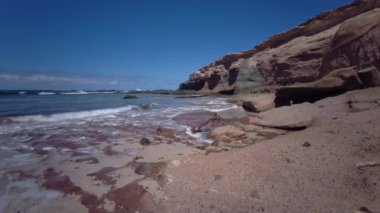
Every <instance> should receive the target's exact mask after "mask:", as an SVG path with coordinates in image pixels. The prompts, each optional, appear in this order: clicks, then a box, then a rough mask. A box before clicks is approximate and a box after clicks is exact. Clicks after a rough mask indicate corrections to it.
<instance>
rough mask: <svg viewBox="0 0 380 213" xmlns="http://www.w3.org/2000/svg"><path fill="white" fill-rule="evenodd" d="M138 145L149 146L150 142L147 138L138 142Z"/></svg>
mask: <svg viewBox="0 0 380 213" xmlns="http://www.w3.org/2000/svg"><path fill="white" fill-rule="evenodd" d="M140 144H141V145H143V146H147V145H149V144H150V140H149V139H148V138H145V137H144V138H141V140H140Z"/></svg>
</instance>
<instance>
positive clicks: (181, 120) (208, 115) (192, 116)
mask: <svg viewBox="0 0 380 213" xmlns="http://www.w3.org/2000/svg"><path fill="white" fill-rule="evenodd" d="M172 119H173V120H174V121H176V122H177V123H178V124H180V125H186V126H190V127H191V130H192V132H200V131H201V128H202V127H203V126H204V125H206V124H207V123H208V122H210V121H211V120H214V119H218V115H217V114H216V113H215V112H210V111H205V110H202V111H193V112H188V113H184V114H179V115H176V116H174V117H173V118H172Z"/></svg>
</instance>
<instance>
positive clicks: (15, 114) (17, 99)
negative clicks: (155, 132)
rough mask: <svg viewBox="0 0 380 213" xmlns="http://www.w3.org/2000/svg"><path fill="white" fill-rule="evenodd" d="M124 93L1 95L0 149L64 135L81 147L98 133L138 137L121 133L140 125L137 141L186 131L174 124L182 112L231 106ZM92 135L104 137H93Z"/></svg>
mask: <svg viewBox="0 0 380 213" xmlns="http://www.w3.org/2000/svg"><path fill="white" fill-rule="evenodd" d="M0 94H1V93H0ZM125 95H126V94H115V93H110V92H84V91H77V92H59V91H29V92H25V91H13V92H12V93H10V92H8V93H5V94H4V93H3V94H2V95H0V149H2V150H4V149H14V148H15V147H18V146H19V145H23V146H28V144H29V143H30V141H33V140H36V139H38V140H41V139H46V140H48V138H50V137H51V136H55V137H61V136H62V137H65V138H66V137H68V138H70V140H74V141H77V140H80V141H82V142H83V143H85V141H89V140H96V138H93V137H99V135H101V136H102V137H105V138H109V137H111V138H114V137H115V135H120V137H122V136H123V137H124V136H128V135H129V134H130V135H135V136H136V132H128V131H123V130H120V128H121V127H126V126H134V127H136V126H139V127H141V130H140V131H139V132H140V134H141V135H138V136H136V137H143V136H144V135H146V134H148V133H149V131H150V130H149V128H153V127H165V128H172V129H176V130H181V129H186V128H189V127H186V126H181V125H178V124H177V123H176V122H175V121H173V120H172V118H173V117H174V116H176V115H178V114H181V113H185V112H190V111H196V110H206V111H214V112H217V111H221V110H224V109H228V108H233V107H234V106H233V105H231V104H228V103H226V102H225V101H224V99H223V98H215V97H198V98H178V95H157V94H137V95H136V96H137V97H138V98H137V99H123V97H124V96H125ZM105 130H107V131H105ZM94 131H95V132H102V133H99V134H98V135H96V134H93V132H94ZM89 133H91V134H89ZM47 142H48V141H47ZM30 148H33V147H30Z"/></svg>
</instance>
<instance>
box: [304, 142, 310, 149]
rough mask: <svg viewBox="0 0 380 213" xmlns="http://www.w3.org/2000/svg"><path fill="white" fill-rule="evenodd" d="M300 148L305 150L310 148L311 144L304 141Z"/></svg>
mask: <svg viewBox="0 0 380 213" xmlns="http://www.w3.org/2000/svg"><path fill="white" fill-rule="evenodd" d="M302 146H303V147H306V148H307V147H310V146H311V144H310V143H309V142H308V141H306V142H305V143H303V144H302Z"/></svg>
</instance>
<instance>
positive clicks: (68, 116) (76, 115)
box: [11, 106, 132, 122]
mask: <svg viewBox="0 0 380 213" xmlns="http://www.w3.org/2000/svg"><path fill="white" fill-rule="evenodd" d="M129 110H132V106H126V107H118V108H108V109H96V110H89V111H80V112H65V113H58V114H52V115H30V116H21V117H12V118H11V119H12V120H13V121H19V122H26V121H43V122H52V121H62V120H72V119H81V118H86V117H94V116H101V115H109V114H116V113H121V112H125V111H129Z"/></svg>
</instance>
